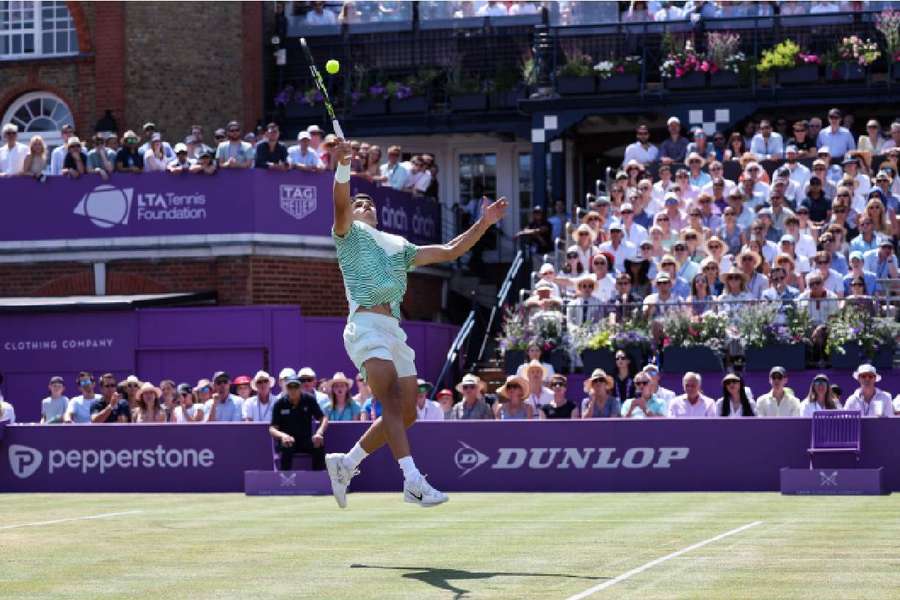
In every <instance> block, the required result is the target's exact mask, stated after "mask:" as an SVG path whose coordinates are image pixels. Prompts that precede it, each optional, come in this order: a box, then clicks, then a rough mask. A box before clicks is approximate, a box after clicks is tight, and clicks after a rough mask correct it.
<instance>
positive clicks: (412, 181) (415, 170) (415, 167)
mask: <svg viewBox="0 0 900 600" xmlns="http://www.w3.org/2000/svg"><path fill="white" fill-rule="evenodd" d="M410 162H411V164H412V169H410V171H409V177H408V178H407V179H406V183H405V184H404V185H403V189H404V190H406V191H407V192H409V193H411V194H412V195H414V196H424V195H425V191H426V190H427V189H428V186H430V185H431V173H430V172H429V171H428V170H427V169H426V168H425V161H424V160H422V157H421V156H414V157H413V159H412V161H410Z"/></svg>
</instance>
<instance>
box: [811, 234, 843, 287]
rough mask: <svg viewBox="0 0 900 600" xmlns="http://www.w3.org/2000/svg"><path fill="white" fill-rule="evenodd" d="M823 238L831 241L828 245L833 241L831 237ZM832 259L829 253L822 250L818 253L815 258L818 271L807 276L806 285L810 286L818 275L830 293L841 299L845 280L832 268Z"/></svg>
mask: <svg viewBox="0 0 900 600" xmlns="http://www.w3.org/2000/svg"><path fill="white" fill-rule="evenodd" d="M823 237H827V240H829V241H828V242H826V244H828V243H830V240H832V239H833V238H831V237H830V236H823ZM831 259H832V255H831V254H830V253H829V252H828V251H826V250H822V251H820V252H817V253H816V256H815V266H816V270H815V271H810V273H809V274H808V275H807V276H806V284H807V286H809V284H810V282H811V279H812V277H813V276H814V275H818V276H819V278H820V279H822V283H823V284H824V286H825V289H826V290H828V292H830V293H831V294H834V295H835V296H838V297H841V296H843V295H844V279H843V277H842V276H841V274H840V273H838V271H836V270H835V269H832V268H831Z"/></svg>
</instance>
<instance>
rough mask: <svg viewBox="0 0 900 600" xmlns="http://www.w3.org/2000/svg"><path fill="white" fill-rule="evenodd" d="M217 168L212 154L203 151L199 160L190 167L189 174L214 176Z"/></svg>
mask: <svg viewBox="0 0 900 600" xmlns="http://www.w3.org/2000/svg"><path fill="white" fill-rule="evenodd" d="M217 168H218V166H217V164H216V161H215V159H214V156H213V153H212V152H210V151H208V150H204V151H203V152H201V153H200V158H198V159H197V162H196V163H195V164H193V165H191V167H190V172H191V173H193V174H195V175H215V173H216V169H217Z"/></svg>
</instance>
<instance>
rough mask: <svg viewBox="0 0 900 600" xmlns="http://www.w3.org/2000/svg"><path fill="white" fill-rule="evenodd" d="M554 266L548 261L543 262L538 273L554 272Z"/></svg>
mask: <svg viewBox="0 0 900 600" xmlns="http://www.w3.org/2000/svg"><path fill="white" fill-rule="evenodd" d="M555 271H556V268H555V267H554V266H553V265H552V264H550V263H544V264H542V265H541V270H540V271H538V273H539V274H541V275H543V274H544V273H554V272H555Z"/></svg>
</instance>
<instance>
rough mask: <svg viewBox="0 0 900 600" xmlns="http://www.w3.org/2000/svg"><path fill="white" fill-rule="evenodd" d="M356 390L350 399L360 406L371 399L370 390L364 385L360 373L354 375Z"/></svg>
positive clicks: (364, 381)
mask: <svg viewBox="0 0 900 600" xmlns="http://www.w3.org/2000/svg"><path fill="white" fill-rule="evenodd" d="M356 390H357V392H356V393H355V394H353V398H352V399H353V401H354V402H356V403H357V404H359V405H360V406H362V405H363V404H365V403H366V400H368V399H369V398H371V397H372V389H371V388H370V387H369V384H368V383H366V380H365V378H364V377H363V376H362V373H357V374H356Z"/></svg>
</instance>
